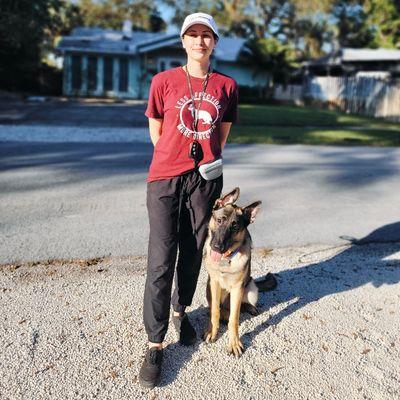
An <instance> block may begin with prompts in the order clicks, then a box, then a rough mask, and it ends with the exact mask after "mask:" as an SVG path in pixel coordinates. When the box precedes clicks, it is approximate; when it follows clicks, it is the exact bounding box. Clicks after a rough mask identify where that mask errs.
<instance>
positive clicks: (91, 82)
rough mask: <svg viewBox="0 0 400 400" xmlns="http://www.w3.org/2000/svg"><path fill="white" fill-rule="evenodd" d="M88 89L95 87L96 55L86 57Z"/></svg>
mask: <svg viewBox="0 0 400 400" xmlns="http://www.w3.org/2000/svg"><path fill="white" fill-rule="evenodd" d="M88 89H89V90H96V89H97V57H89V59H88Z"/></svg>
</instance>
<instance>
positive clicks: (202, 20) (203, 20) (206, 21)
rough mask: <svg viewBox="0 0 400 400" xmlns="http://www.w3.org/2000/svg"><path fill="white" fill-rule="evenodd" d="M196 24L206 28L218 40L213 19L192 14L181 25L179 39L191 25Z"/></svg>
mask: <svg viewBox="0 0 400 400" xmlns="http://www.w3.org/2000/svg"><path fill="white" fill-rule="evenodd" d="M196 24H201V25H205V26H208V27H209V28H210V29H211V30H212V31H213V32H214V33H215V35H216V36H217V38H219V33H218V27H217V24H216V23H215V21H214V18H213V17H212V16H211V15H209V14H205V13H194V14H190V15H188V16H187V17H186V18H185V20H184V21H183V24H182V29H181V37H182V36H183V35H184V34H185V32H186V31H187V30H188V29H189V28H190V27H191V26H192V25H196Z"/></svg>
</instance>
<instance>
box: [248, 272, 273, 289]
mask: <svg viewBox="0 0 400 400" xmlns="http://www.w3.org/2000/svg"><path fill="white" fill-rule="evenodd" d="M254 282H255V284H256V286H257V288H258V291H259V292H267V291H269V290H274V289H275V288H276V286H277V285H278V281H277V280H276V278H275V276H274V275H273V274H272V273H271V272H269V273H268V274H267V275H264V276H261V277H260V278H257V279H254Z"/></svg>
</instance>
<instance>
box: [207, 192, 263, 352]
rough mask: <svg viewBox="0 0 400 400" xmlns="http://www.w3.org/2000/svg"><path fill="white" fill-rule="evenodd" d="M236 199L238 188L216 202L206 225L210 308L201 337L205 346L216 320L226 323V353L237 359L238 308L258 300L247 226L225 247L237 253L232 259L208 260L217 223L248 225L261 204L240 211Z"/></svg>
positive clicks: (215, 330) (214, 335)
mask: <svg viewBox="0 0 400 400" xmlns="http://www.w3.org/2000/svg"><path fill="white" fill-rule="evenodd" d="M238 196H239V188H236V189H234V191H232V192H230V193H228V194H227V195H225V196H223V197H222V198H220V199H218V200H217V201H216V204H215V206H214V210H213V215H212V217H211V219H210V223H209V235H208V238H207V241H206V244H205V251H206V259H205V265H206V269H207V272H208V275H209V281H208V284H207V300H208V302H209V306H210V322H209V326H208V328H207V330H206V331H205V333H204V339H205V340H206V341H207V342H214V341H215V340H216V338H217V333H218V329H219V324H220V320H221V319H222V320H226V319H228V318H229V322H228V337H229V344H228V352H229V353H233V354H234V355H235V356H240V355H241V354H242V352H243V344H242V342H241V341H240V339H239V316H240V309H241V305H242V304H248V305H250V306H253V307H254V308H255V306H256V303H257V300H258V288H257V286H256V284H255V282H254V280H253V279H252V278H251V247H252V243H251V237H250V234H249V232H248V230H247V225H248V224H247V225H246V226H243V227H241V229H238V231H237V232H235V234H234V235H233V239H232V243H231V244H230V246H229V251H228V252H229V253H230V254H232V253H234V252H235V251H236V250H238V252H237V253H236V254H235V256H234V257H233V258H232V259H229V258H225V259H224V257H223V258H222V259H221V260H220V261H218V262H216V261H214V260H213V259H212V257H211V252H212V246H211V237H212V233H213V232H215V230H216V229H217V225H218V224H217V221H221V220H224V221H227V223H229V221H231V220H235V219H237V218H241V217H243V218H244V215H243V214H244V213H246V216H248V218H249V220H248V223H251V222H253V221H254V218H255V215H256V214H257V212H258V210H259V205H260V204H261V202H256V203H253V204H252V205H250V206H248V207H245V208H240V207H238V206H236V205H235V204H234V203H235V201H236V199H237V197H238Z"/></svg>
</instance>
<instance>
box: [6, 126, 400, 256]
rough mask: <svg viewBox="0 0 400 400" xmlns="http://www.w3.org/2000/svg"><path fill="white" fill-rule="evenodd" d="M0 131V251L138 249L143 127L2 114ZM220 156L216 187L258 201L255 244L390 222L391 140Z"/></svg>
mask: <svg viewBox="0 0 400 400" xmlns="http://www.w3.org/2000/svg"><path fill="white" fill-rule="evenodd" d="M52 133H53V136H52ZM12 138H14V139H15V140H18V142H15V141H10V140H11V139H12ZM0 140H1V146H0V147H1V148H0V213H1V220H0V224H1V225H0V235H1V236H0V244H1V246H0V262H3V263H4V262H11V261H18V260H20V261H23V260H27V261H28V260H43V259H48V258H71V257H72V258H75V257H98V256H104V255H114V256H124V255H144V254H145V253H146V246H147V234H148V225H147V216H146V207H145V193H146V184H145V179H146V173H147V169H148V165H149V162H150V159H151V153H152V146H151V144H150V143H149V139H148V137H147V132H146V129H144V128H130V129H129V128H126V127H122V128H107V129H95V128H92V127H90V126H89V127H87V126H84V127H70V126H66V127H56V128H55V129H54V130H52V129H51V128H49V127H48V126H46V127H40V126H30V125H16V126H14V125H1V126H0ZM43 140H46V142H43ZM224 162H225V170H224V171H225V172H224V187H225V190H230V189H231V188H233V187H235V186H240V188H241V190H242V196H241V200H240V204H245V203H246V202H250V201H252V200H258V199H259V200H262V201H263V208H262V213H261V214H260V216H259V218H258V223H257V224H256V225H255V226H254V227H252V228H251V231H252V233H253V238H254V243H255V245H256V246H266V247H284V246H288V245H304V244H309V243H325V244H327V243H346V241H344V240H343V239H342V238H341V237H353V238H357V239H360V238H363V237H366V236H368V235H369V234H370V233H371V232H373V231H375V230H377V229H379V228H382V227H384V226H386V225H388V224H394V223H396V222H399V211H400V209H399V204H400V180H399V179H398V176H399V170H400V149H397V148H361V147H349V148H344V147H324V146H296V145H293V146H270V145H228V146H227V148H226V151H225V153H224ZM392 226H395V227H397V225H392ZM399 238H400V233H399V230H398V229H397V228H395V229H392V230H391V232H390V233H388V232H386V233H385V236H384V237H381V238H380V239H381V240H386V241H388V240H394V239H399Z"/></svg>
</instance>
